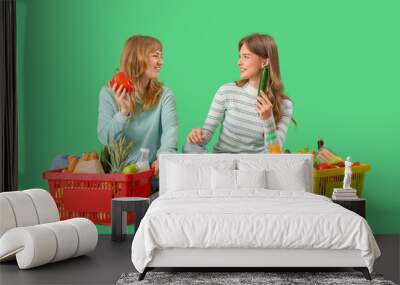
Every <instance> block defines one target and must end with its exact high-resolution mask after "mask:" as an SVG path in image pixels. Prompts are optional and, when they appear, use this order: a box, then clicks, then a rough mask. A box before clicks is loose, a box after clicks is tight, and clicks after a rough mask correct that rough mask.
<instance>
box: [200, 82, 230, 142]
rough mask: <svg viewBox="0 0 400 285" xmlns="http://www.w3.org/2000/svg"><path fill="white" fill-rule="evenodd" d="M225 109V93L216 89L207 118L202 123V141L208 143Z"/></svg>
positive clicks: (222, 117)
mask: <svg viewBox="0 0 400 285" xmlns="http://www.w3.org/2000/svg"><path fill="white" fill-rule="evenodd" d="M225 111H226V95H225V94H224V93H223V92H221V88H220V89H218V91H217V93H216V94H215V96H214V99H213V101H212V103H211V107H210V110H209V111H208V114H207V118H206V120H205V122H204V125H203V134H204V143H203V145H206V144H208V142H209V141H210V140H211V138H212V136H213V134H214V132H215V130H216V129H217V127H218V126H219V124H220V123H221V122H222V120H223V119H224V116H225Z"/></svg>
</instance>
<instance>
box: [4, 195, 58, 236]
mask: <svg viewBox="0 0 400 285" xmlns="http://www.w3.org/2000/svg"><path fill="white" fill-rule="evenodd" d="M59 220H60V216H59V213H58V209H57V206H56V203H55V202H54V200H53V198H52V197H51V195H50V194H49V193H48V192H47V191H46V190H43V189H29V190H25V191H11V192H2V193H0V237H1V236H2V235H3V234H4V233H5V232H6V231H8V230H10V229H12V228H15V227H26V226H34V225H37V224H45V223H51V222H57V221H59Z"/></svg>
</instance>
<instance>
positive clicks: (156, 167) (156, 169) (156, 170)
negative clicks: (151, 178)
mask: <svg viewBox="0 0 400 285" xmlns="http://www.w3.org/2000/svg"><path fill="white" fill-rule="evenodd" d="M151 168H154V175H155V176H156V177H158V169H159V163H158V159H157V160H155V161H154V162H153V163H152V164H151Z"/></svg>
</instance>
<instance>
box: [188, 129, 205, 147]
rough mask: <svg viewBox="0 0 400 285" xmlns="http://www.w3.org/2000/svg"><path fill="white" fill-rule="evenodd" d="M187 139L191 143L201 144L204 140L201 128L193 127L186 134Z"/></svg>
mask: <svg viewBox="0 0 400 285" xmlns="http://www.w3.org/2000/svg"><path fill="white" fill-rule="evenodd" d="M187 140H188V142H190V143H192V144H198V145H200V144H202V143H203V141H204V135H203V130H202V129H201V128H197V129H193V130H192V131H191V132H190V134H189V135H188V137H187Z"/></svg>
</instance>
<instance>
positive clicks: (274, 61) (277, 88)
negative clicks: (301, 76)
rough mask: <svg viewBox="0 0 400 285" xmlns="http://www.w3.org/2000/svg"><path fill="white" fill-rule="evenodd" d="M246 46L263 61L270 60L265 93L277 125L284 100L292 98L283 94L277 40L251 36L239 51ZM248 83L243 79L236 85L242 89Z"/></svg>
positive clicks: (262, 36)
mask: <svg viewBox="0 0 400 285" xmlns="http://www.w3.org/2000/svg"><path fill="white" fill-rule="evenodd" d="M244 44H246V46H247V48H248V49H249V50H250V51H251V52H252V53H254V54H256V55H258V56H259V57H261V58H263V59H269V78H268V82H267V84H266V86H265V89H264V90H263V91H264V93H265V94H267V96H268V98H269V100H270V101H271V104H272V112H273V115H274V118H275V121H276V123H278V122H279V121H280V119H281V117H282V111H281V102H282V100H284V99H288V100H290V98H289V97H288V96H286V95H285V93H284V92H283V82H282V80H281V72H280V69H279V57H278V48H277V45H276V43H275V40H274V39H273V38H272V37H271V36H270V35H265V34H251V35H249V36H246V37H244V38H243V39H241V40H240V41H239V46H238V47H239V51H240V49H241V48H242V46H243V45H244ZM248 81H249V80H248V79H242V80H238V81H236V82H235V83H236V85H237V86H239V87H242V86H243V85H245V84H247V83H248ZM267 90H268V92H267ZM291 119H292V121H293V122H294V123H295V124H296V121H295V120H294V119H293V118H291Z"/></svg>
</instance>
